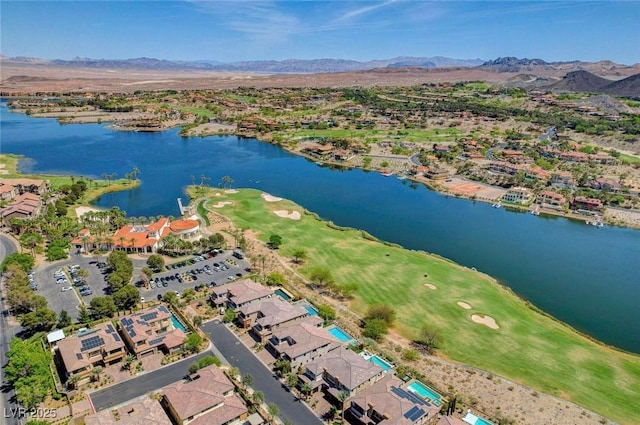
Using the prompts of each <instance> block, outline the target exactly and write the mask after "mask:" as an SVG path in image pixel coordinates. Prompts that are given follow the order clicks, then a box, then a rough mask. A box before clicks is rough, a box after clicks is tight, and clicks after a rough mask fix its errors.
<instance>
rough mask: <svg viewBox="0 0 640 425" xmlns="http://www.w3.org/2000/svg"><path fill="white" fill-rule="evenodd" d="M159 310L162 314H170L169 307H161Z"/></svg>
mask: <svg viewBox="0 0 640 425" xmlns="http://www.w3.org/2000/svg"><path fill="white" fill-rule="evenodd" d="M158 310H160V311H161V312H163V313H167V314H168V313H169V310H167V307H165V306H163V305H161V306H160V307H158Z"/></svg>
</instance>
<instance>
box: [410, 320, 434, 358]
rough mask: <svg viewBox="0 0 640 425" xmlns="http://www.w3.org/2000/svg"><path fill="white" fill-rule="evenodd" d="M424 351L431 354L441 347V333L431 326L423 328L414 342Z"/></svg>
mask: <svg viewBox="0 0 640 425" xmlns="http://www.w3.org/2000/svg"><path fill="white" fill-rule="evenodd" d="M414 342H415V343H416V344H418V345H419V346H420V347H421V348H422V349H423V350H424V351H426V352H427V353H429V354H431V353H433V352H434V351H435V349H436V348H438V346H439V345H440V333H439V332H438V330H437V329H435V328H433V327H431V326H423V327H421V328H420V331H419V332H418V337H417V338H416V339H415V340H414Z"/></svg>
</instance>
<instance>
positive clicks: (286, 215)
mask: <svg viewBox="0 0 640 425" xmlns="http://www.w3.org/2000/svg"><path fill="white" fill-rule="evenodd" d="M273 213H274V214H275V215H277V216H278V217H282V218H288V219H291V220H300V217H301V215H300V212H299V211H291V212H289V211H287V210H278V211H274V212H273Z"/></svg>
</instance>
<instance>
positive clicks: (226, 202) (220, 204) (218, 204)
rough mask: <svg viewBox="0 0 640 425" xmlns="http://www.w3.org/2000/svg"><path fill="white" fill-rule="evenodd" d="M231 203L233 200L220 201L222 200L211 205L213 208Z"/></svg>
mask: <svg viewBox="0 0 640 425" xmlns="http://www.w3.org/2000/svg"><path fill="white" fill-rule="evenodd" d="M231 204H233V202H231V201H222V202H218V203H217V204H215V205H211V206H212V207H213V208H222V207H224V206H225V205H231Z"/></svg>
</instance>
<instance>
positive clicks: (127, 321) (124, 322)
mask: <svg viewBox="0 0 640 425" xmlns="http://www.w3.org/2000/svg"><path fill="white" fill-rule="evenodd" d="M121 322H122V324H123V325H125V326H129V325H132V324H133V320H131V319H130V318H128V317H124V318H123V319H122V320H121Z"/></svg>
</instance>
